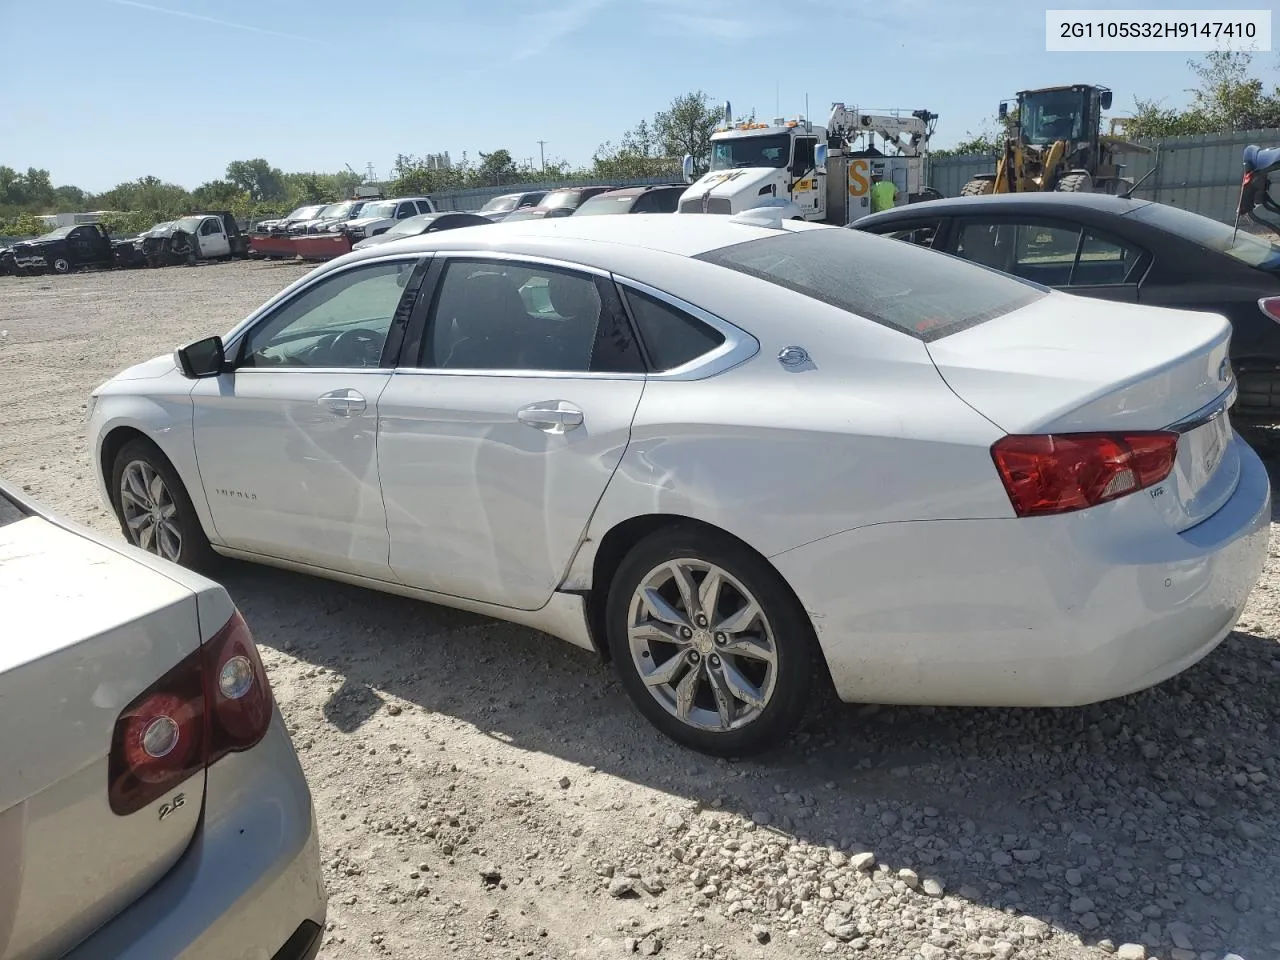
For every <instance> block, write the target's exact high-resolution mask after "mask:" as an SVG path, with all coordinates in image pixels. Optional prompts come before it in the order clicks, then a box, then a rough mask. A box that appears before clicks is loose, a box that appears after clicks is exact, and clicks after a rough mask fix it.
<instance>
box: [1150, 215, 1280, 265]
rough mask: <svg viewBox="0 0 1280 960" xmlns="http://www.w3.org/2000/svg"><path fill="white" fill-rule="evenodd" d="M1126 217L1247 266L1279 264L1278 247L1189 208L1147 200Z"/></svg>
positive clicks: (1279, 248)
mask: <svg viewBox="0 0 1280 960" xmlns="http://www.w3.org/2000/svg"><path fill="white" fill-rule="evenodd" d="M1129 216H1131V217H1133V219H1135V220H1141V221H1142V222H1143V223H1149V224H1150V225H1151V226H1153V227H1157V228H1159V229H1161V230H1168V231H1169V232H1170V233H1173V234H1177V235H1178V236H1180V237H1182V238H1183V239H1184V240H1190V241H1191V242H1192V243H1194V244H1197V245H1199V246H1201V247H1206V248H1208V249H1209V250H1213V251H1214V252H1216V253H1225V254H1226V255H1227V256H1229V257H1234V258H1235V259H1237V260H1239V261H1240V262H1241V263H1247V264H1248V265H1249V266H1251V267H1265V268H1267V269H1272V268H1274V267H1276V266H1280V246H1276V245H1275V244H1274V243H1268V242H1267V241H1266V240H1263V239H1262V238H1260V237H1255V236H1254V235H1253V234H1251V233H1249V232H1248V231H1247V230H1236V229H1235V228H1234V227H1229V226H1227V225H1226V224H1225V223H1219V222H1218V221H1217V220H1210V219H1209V218H1208V217H1202V216H1200V214H1198V213H1192V212H1190V211H1189V210H1183V209H1181V208H1179V207H1171V206H1169V205H1168V204H1165V203H1148V204H1147V205H1146V206H1143V207H1140V208H1138V209H1137V210H1135V211H1133V213H1131V214H1129Z"/></svg>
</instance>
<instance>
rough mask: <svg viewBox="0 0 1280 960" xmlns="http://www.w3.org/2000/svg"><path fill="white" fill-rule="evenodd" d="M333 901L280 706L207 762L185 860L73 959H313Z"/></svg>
mask: <svg viewBox="0 0 1280 960" xmlns="http://www.w3.org/2000/svg"><path fill="white" fill-rule="evenodd" d="M325 910H326V900H325V893H324V884H323V881H322V879H321V874H320V853H319V838H318V834H317V831H316V821H315V811H314V810H313V809H312V805H311V794H310V791H309V790H308V789H307V783H306V780H305V778H304V777H303V774H302V768H301V766H300V765H299V763H298V758H297V755H296V754H295V753H294V750H293V744H292V743H290V741H289V735H288V733H286V732H285V728H284V720H283V719H282V718H281V716H280V713H279V711H278V710H277V711H276V714H275V717H274V719H273V720H272V723H271V728H270V730H269V731H268V732H267V735H266V737H265V738H264V739H263V740H262V742H261V743H259V744H258V745H257V746H256V747H254V748H253V749H252V750H248V751H246V752H244V753H235V754H231V755H229V756H226V757H224V758H223V759H221V760H219V761H218V762H217V763H215V764H214V765H213V766H211V767H209V769H208V772H207V785H206V789H205V800H204V810H203V812H202V824H201V828H200V830H199V832H198V833H197V835H196V837H195V839H194V840H193V841H192V843H191V846H190V847H189V848H188V849H187V851H186V853H184V854H183V857H182V859H181V860H179V861H178V863H177V864H176V865H175V866H174V868H173V869H172V870H171V871H169V873H167V874H166V875H165V876H164V878H163V879H161V880H160V881H159V882H158V883H157V884H156V885H155V886H154V887H152V888H151V889H150V890H149V891H147V893H145V894H144V895H143V896H142V897H141V898H139V899H138V900H136V901H135V902H134V903H133V904H132V905H131V906H130V907H129V908H128V909H127V910H125V911H124V912H123V913H120V914H119V915H117V916H116V917H115V918H114V919H113V920H112V921H111V922H110V923H108V924H106V925H105V926H104V927H102V928H100V929H99V930H98V931H97V932H96V933H94V934H93V936H91V937H90V938H89V939H88V940H86V941H85V942H84V943H82V944H81V945H80V946H78V947H77V948H76V949H75V950H74V951H73V952H72V953H70V954H68V956H67V958H66V960H100V958H102V957H112V958H115V960H155V958H158V957H165V958H170V957H172V958H175V960H179V958H180V960H272V958H279V960H308V958H309V956H314V950H318V949H319V942H320V937H319V935H318V932H319V931H320V930H323V928H324V921H325ZM307 921H309V922H310V923H309V924H307V923H306V922H307ZM311 933H315V934H317V936H315V937H314V938H309V937H308V934H311Z"/></svg>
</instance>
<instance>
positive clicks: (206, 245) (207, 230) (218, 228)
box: [200, 217, 231, 258]
mask: <svg viewBox="0 0 1280 960" xmlns="http://www.w3.org/2000/svg"><path fill="white" fill-rule="evenodd" d="M200 256H202V257H210V258H212V257H229V256H231V241H230V240H228V239H227V232H226V231H225V230H223V229H222V220H221V218H219V217H205V218H204V222H203V223H202V224H200Z"/></svg>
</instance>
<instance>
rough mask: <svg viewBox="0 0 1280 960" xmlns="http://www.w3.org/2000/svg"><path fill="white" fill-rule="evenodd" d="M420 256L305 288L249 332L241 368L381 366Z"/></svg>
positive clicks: (335, 276) (365, 267)
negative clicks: (394, 322)
mask: <svg viewBox="0 0 1280 960" xmlns="http://www.w3.org/2000/svg"><path fill="white" fill-rule="evenodd" d="M416 265H417V261H416V260H396V261H392V262H384V263H375V264H367V265H363V266H358V267H353V268H350V269H348V270H343V271H341V272H339V273H335V274H332V275H331V276H328V277H326V278H325V279H323V280H321V281H319V282H318V283H315V284H313V285H311V286H310V287H307V288H306V289H305V290H303V291H302V292H301V293H299V294H298V295H297V296H295V297H294V298H293V299H292V300H289V301H288V302H286V303H285V304H283V305H282V306H280V307H278V308H277V309H276V310H275V311H274V312H273V313H272V314H271V315H270V316H269V317H267V318H266V319H264V320H263V321H261V322H259V323H258V324H257V326H255V327H254V328H253V329H252V330H250V331H249V333H248V334H247V335H246V337H245V339H244V342H243V344H242V346H241V348H240V354H239V356H240V359H239V361H238V363H237V366H238V367H339V368H359V367H378V366H380V365H381V362H382V351H383V348H384V347H385V346H386V343H387V337H388V336H389V334H390V332H391V323H392V320H393V319H394V318H395V316H396V312H397V310H398V309H407V307H408V305H409V301H410V300H411V299H412V298H409V297H405V296H404V293H405V287H406V285H407V284H408V282H409V277H410V276H411V275H412V273H413V269H414V267H415V266H416ZM402 300H403V301H404V307H402Z"/></svg>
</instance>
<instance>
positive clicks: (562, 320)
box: [421, 259, 643, 373]
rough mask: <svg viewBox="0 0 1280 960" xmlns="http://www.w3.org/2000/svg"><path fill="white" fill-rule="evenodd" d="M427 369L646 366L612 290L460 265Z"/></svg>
mask: <svg viewBox="0 0 1280 960" xmlns="http://www.w3.org/2000/svg"><path fill="white" fill-rule="evenodd" d="M421 366H423V367H426V368H431V369H441V370H501V371H508V370H525V371H530V372H534V371H537V372H558V371H563V372H568V373H586V372H592V373H637V372H640V371H641V370H642V369H643V362H642V358H641V355H640V351H639V347H638V345H637V344H636V343H635V340H634V337H633V336H632V335H631V332H630V327H629V325H628V324H627V321H626V317H625V315H624V314H623V313H622V310H621V308H620V304H619V302H618V300H617V294H616V292H615V291H613V290H612V287H611V285H609V284H607V283H604V282H603V281H602V280H599V279H597V278H595V277H592V276H589V275H586V274H581V273H577V272H575V271H572V270H563V269H560V268H557V267H546V266H542V265H533V264H524V263H519V262H505V261H494V260H463V259H458V260H454V261H452V262H450V263H449V265H448V267H447V268H446V269H445V272H444V276H443V277H442V278H441V280H440V288H439V291H438V293H437V294H436V299H435V305H434V307H433V309H432V311H431V320H430V324H429V328H428V331H427V336H426V338H425V339H424V342H423V356H422V359H421Z"/></svg>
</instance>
